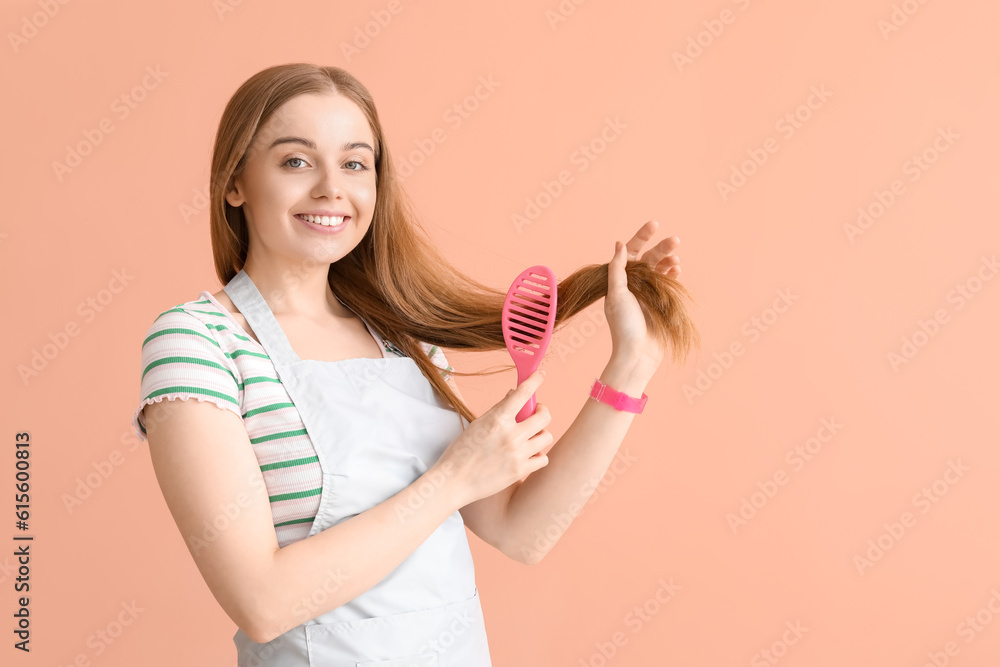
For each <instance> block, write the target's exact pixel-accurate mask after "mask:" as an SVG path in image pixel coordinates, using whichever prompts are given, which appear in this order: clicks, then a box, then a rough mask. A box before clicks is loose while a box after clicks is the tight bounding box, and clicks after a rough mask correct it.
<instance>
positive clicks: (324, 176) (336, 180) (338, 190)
mask: <svg viewBox="0 0 1000 667" xmlns="http://www.w3.org/2000/svg"><path fill="white" fill-rule="evenodd" d="M317 173H318V174H319V180H318V182H317V183H316V186H315V187H314V188H313V196H317V197H318V196H323V195H326V196H329V197H330V199H336V198H337V197H339V196H343V194H344V189H343V182H342V179H343V178H344V175H343V174H341V173H340V171H339V170H337V169H328V170H325V171H323V170H320V171H319V172H317Z"/></svg>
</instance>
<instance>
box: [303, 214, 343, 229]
mask: <svg viewBox="0 0 1000 667" xmlns="http://www.w3.org/2000/svg"><path fill="white" fill-rule="evenodd" d="M295 217H296V218H298V219H299V220H302V221H304V222H311V223H313V224H315V225H322V226H323V227H339V226H340V225H342V224H344V223H345V222H347V221H348V220H350V219H351V216H349V215H346V216H340V215H334V216H326V215H302V214H298V213H297V214H296V215H295Z"/></svg>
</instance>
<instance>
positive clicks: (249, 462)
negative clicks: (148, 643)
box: [144, 400, 461, 643]
mask: <svg viewBox="0 0 1000 667" xmlns="http://www.w3.org/2000/svg"><path fill="white" fill-rule="evenodd" d="M144 411H145V424H146V428H147V436H148V439H149V448H150V456H151V458H152V461H153V468H154V470H155V472H156V478H157V481H158V482H159V485H160V488H161V490H162V491H163V497H164V499H165V500H166V503H167V506H168V508H169V509H170V513H171V514H172V515H173V518H174V521H175V522H176V524H177V527H178V529H179V530H180V532H181V535H182V536H183V537H184V541H185V542H186V544H187V546H188V549H189V551H190V552H191V555H192V557H193V558H194V560H195V564H196V565H197V566H198V570H199V571H200V572H201V575H202V577H203V578H204V579H205V583H206V584H208V587H209V589H210V590H211V591H212V594H213V595H214V596H215V599H216V600H217V601H218V602H219V604H220V605H221V606H222V608H223V609H224V610H225V612H226V614H228V616H229V617H230V618H231V619H232V620H233V622H234V623H236V625H237V626H239V628H240V629H241V630H243V632H244V633H245V634H246V635H247V636H248V637H250V638H251V639H252V640H254V641H256V642H259V643H263V642H268V641H270V640H272V639H274V638H276V637H278V636H279V635H281V634H283V633H285V632H287V631H288V630H290V629H292V628H293V627H295V626H297V625H300V624H301V623H303V622H305V621H307V620H309V619H312V618H315V617H317V616H319V615H321V614H324V613H326V612H328V611H330V610H331V609H335V608H336V607H339V606H340V605H342V604H344V603H345V602H348V601H349V600H352V599H354V598H355V597H357V596H358V595H360V594H361V593H364V592H365V591H367V590H368V589H369V588H371V587H372V586H374V585H375V584H377V583H378V582H379V581H381V580H382V579H384V578H385V577H386V575H388V574H389V573H390V572H392V570H394V569H395V568H396V567H397V566H398V565H399V564H400V563H402V562H403V560H404V559H406V557H407V556H409V555H410V554H411V553H413V552H414V551H415V550H416V549H417V547H419V546H420V545H421V544H422V543H423V542H424V541H425V540H426V539H427V538H428V537H429V536H430V535H431V533H433V532H434V531H435V530H436V529H437V527H438V526H440V525H441V524H442V523H443V522H444V521H445V519H447V518H448V517H449V516H450V515H451V514H452V513H454V511H455V510H456V509H458V506H459V505H460V504H461V501H460V500H458V498H457V497H456V496H455V495H454V494H453V493H452V489H453V487H452V486H451V484H452V483H451V482H450V481H448V480H450V479H451V477H450V476H447V475H445V476H443V478H444V479H445V480H446V481H445V482H444V483H443V484H442V486H441V487H440V488H439V489H438V490H439V492H438V493H433V494H431V495H430V497H423V496H421V495H420V494H419V492H418V491H417V487H416V484H417V483H420V482H421V480H422V479H423V478H422V477H421V478H418V479H417V480H416V481H415V482H414V484H412V485H410V486H408V487H406V488H405V489H403V490H402V491H400V492H399V493H397V494H396V495H394V496H392V497H391V498H389V499H388V500H385V501H383V502H382V503H380V504H378V505H376V506H374V507H372V508H371V509H369V510H367V511H365V512H362V513H361V514H358V515H357V516H354V517H351V518H350V519H348V520H346V521H343V522H341V523H338V524H337V525H335V526H332V527H330V528H328V529H327V530H324V531H322V532H320V533H317V534H316V535H313V536H312V537H307V538H305V539H302V540H299V541H297V542H294V543H292V544H289V545H288V546H286V547H284V548H280V549H279V548H278V542H277V537H276V535H275V532H274V523H273V517H272V515H271V506H270V503H269V500H268V493H267V488H266V486H265V484H264V478H263V475H262V473H261V470H260V465H259V464H258V462H257V458H256V456H255V454H254V451H253V447H252V446H251V445H250V439H249V436H248V435H247V431H246V428H245V426H244V424H243V422H241V421H240V418H239V417H237V416H236V415H235V414H233V413H232V412H230V411H228V410H221V409H219V408H218V407H217V406H215V405H210V404H209V403H207V402H204V403H202V402H198V401H194V400H171V401H162V402H160V403H152V404H150V405H147V406H145V408H144ZM433 470H435V468H433V467H432V468H431V469H430V470H428V472H427V473H425V475H427V474H429V473H430V472H431V471H433ZM423 481H426V480H423ZM435 486H437V485H435ZM414 508H415V509H414ZM321 591H322V592H325V595H317V594H318V593H320V592H321ZM317 601H318V602H317Z"/></svg>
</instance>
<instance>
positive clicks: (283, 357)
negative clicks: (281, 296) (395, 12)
mask: <svg viewBox="0 0 1000 667" xmlns="http://www.w3.org/2000/svg"><path fill="white" fill-rule="evenodd" d="M222 289H223V290H225V292H226V294H228V295H229V298H230V299H232V301H233V303H234V304H235V305H236V307H237V308H238V309H239V311H240V312H241V313H242V314H243V317H245V318H246V321H247V324H249V325H250V328H251V329H253V332H254V333H255V334H257V338H259V339H260V343H261V345H263V346H264V349H265V350H267V354H268V356H269V357H271V361H273V362H275V363H281V364H288V363H291V362H293V361H298V360H299V358H298V356H296V354H295V352H294V351H293V350H292V346H291V344H290V343H289V342H288V338H287V337H286V336H285V332H284V331H282V330H281V326H279V325H278V320H276V319H274V313H272V312H271V309H270V307H268V305H267V302H266V301H264V297H263V296H261V293H260V290H258V289H257V286H256V285H255V284H254V282H253V280H251V279H250V275H249V274H248V273H247V272H246V271H244V270H243V269H240V271H239V273H237V274H236V275H235V276H234V277H233V279H232V280H230V281H229V283H228V284H227V285H226V286H225V287H223V288H222Z"/></svg>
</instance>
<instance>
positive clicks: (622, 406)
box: [590, 380, 649, 414]
mask: <svg viewBox="0 0 1000 667" xmlns="http://www.w3.org/2000/svg"><path fill="white" fill-rule="evenodd" d="M590 397H591V398H593V399H594V400H596V401H600V402H601V403H607V404H608V405H610V406H611V407H613V408H614V409H615V410H621V411H625V412H634V413H636V414H639V413H641V412H642V409H643V408H644V407H646V399H647V398H649V397H648V396H646V394H645V393H643V395H642V398H635V397H633V396H629V395H628V394H626V393H624V392H621V391H616V390H614V389H612V388H611V387H609V386H608V385H606V384H604V383H603V382H601V381H600V380H594V386H593V387H592V388H591V390H590Z"/></svg>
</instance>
